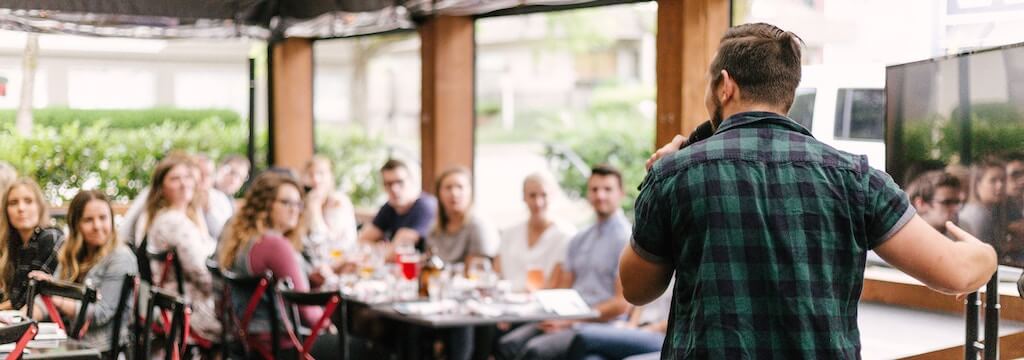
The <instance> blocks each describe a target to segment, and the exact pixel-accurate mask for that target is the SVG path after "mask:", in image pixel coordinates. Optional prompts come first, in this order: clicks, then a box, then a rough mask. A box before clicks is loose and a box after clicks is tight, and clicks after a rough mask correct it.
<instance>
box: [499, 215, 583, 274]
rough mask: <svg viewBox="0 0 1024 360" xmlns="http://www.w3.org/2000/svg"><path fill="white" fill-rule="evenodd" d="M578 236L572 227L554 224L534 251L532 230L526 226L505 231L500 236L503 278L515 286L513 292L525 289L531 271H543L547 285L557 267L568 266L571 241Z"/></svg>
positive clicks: (538, 241) (541, 236)
mask: <svg viewBox="0 0 1024 360" xmlns="http://www.w3.org/2000/svg"><path fill="white" fill-rule="evenodd" d="M575 233H576V228H574V227H573V226H572V225H568V224H561V223H557V222H556V223H554V224H552V225H551V226H549V227H548V228H547V229H546V230H544V233H543V234H541V235H540V238H539V239H537V243H536V244H533V247H529V246H528V244H527V243H528V241H529V226H528V224H527V223H526V222H524V223H522V224H519V225H516V226H513V227H510V228H508V229H505V231H503V232H502V233H501V247H500V248H499V250H498V256H499V258H500V259H501V275H502V276H503V277H504V278H505V279H506V280H508V281H509V282H510V283H511V284H512V288H513V289H517V290H522V289H525V288H526V272H527V271H528V270H529V269H530V268H531V267H540V268H542V269H544V281H547V280H548V278H550V277H551V271H552V270H554V268H555V264H563V265H564V264H565V255H566V254H565V253H566V249H567V248H568V247H569V240H570V239H572V236H573V235H574V234H575Z"/></svg>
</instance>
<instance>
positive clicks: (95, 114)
mask: <svg viewBox="0 0 1024 360" xmlns="http://www.w3.org/2000/svg"><path fill="white" fill-rule="evenodd" d="M15 112H16V110H13V109H7V110H0V126H2V125H8V124H13V123H14V117H15ZM32 117H33V121H34V123H35V125H39V126H47V127H59V126H64V125H67V124H70V123H73V122H75V121H77V122H78V123H80V124H81V125H82V126H84V127H88V126H91V125H93V124H97V123H101V122H102V123H105V124H106V125H107V126H108V127H110V128H113V129H139V128H143V127H147V126H150V125H154V124H160V123H164V122H172V123H175V124H178V125H188V126H196V125H199V124H200V123H204V122H210V121H212V122H218V123H221V124H224V125H225V126H237V125H240V124H243V123H244V121H242V117H241V116H239V115H238V113H236V112H234V111H232V110H228V109H175V108H151V109H138V110H135V109H98V110H86V109H69V108H66V107H50V108H42V109H35V110H33V111H32Z"/></svg>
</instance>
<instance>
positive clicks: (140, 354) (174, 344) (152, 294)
mask: <svg viewBox="0 0 1024 360" xmlns="http://www.w3.org/2000/svg"><path fill="white" fill-rule="evenodd" d="M153 309H160V313H161V315H163V316H164V318H166V316H167V315H168V313H170V317H171V319H170V323H165V324H164V325H165V327H164V331H165V333H166V336H167V342H166V343H165V344H164V356H165V358H166V359H168V360H180V359H181V358H182V356H183V355H184V352H185V339H186V337H187V336H188V321H189V318H188V317H189V314H190V312H191V311H190V310H189V309H188V307H187V306H186V305H185V301H184V300H182V298H180V297H178V296H175V295H173V294H169V293H167V292H165V291H164V290H163V289H160V288H155V287H154V288H151V289H150V290H149V303H148V304H147V305H146V322H145V324H144V325H143V326H142V346H141V347H140V349H139V350H138V351H137V353H136V357H135V358H136V359H149V358H150V356H149V347H150V343H151V342H152V340H153V339H152V330H153V326H154V319H155V318H156V314H154V311H153Z"/></svg>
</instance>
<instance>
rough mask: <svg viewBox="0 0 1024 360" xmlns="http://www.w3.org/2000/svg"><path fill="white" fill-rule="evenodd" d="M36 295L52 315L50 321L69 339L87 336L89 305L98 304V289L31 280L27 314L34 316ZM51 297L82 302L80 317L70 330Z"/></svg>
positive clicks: (60, 282)
mask: <svg viewBox="0 0 1024 360" xmlns="http://www.w3.org/2000/svg"><path fill="white" fill-rule="evenodd" d="M36 295H38V296H39V297H41V298H42V300H43V304H45V305H46V311H47V313H48V314H49V315H50V319H51V320H53V322H55V323H57V326H58V327H60V328H61V329H63V330H64V332H66V333H67V335H68V337H71V338H74V339H81V338H82V335H85V331H86V330H87V329H88V316H87V315H88V310H89V305H90V304H92V303H94V302H96V289H93V288H92V287H89V286H85V285H82V284H76V283H73V282H67V281H61V280H49V281H39V280H34V279H33V280H29V282H28V303H27V307H28V308H27V309H26V310H27V313H28V314H32V313H33V312H32V310H33V309H32V308H33V307H34V306H35V298H36ZM51 296H60V297H65V298H69V299H75V300H78V301H80V302H81V305H79V308H78V315H77V316H76V317H75V323H74V324H72V325H71V327H70V328H68V327H66V326H65V325H64V320H63V319H62V318H61V316H60V312H58V311H57V307H56V306H54V305H53V301H52V300H51V298H50V297H51Z"/></svg>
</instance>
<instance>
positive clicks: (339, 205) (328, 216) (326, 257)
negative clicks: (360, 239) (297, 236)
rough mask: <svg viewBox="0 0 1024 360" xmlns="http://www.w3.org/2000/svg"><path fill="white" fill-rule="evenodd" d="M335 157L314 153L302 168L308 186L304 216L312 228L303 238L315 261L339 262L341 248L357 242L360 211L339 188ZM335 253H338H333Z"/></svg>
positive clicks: (307, 228)
mask: <svg viewBox="0 0 1024 360" xmlns="http://www.w3.org/2000/svg"><path fill="white" fill-rule="evenodd" d="M331 168H332V166H331V161H330V160H329V159H327V158H326V157H323V156H320V155H317V156H314V157H313V159H311V160H310V161H309V162H308V163H306V167H305V168H304V169H303V172H302V182H303V185H304V186H305V190H306V196H305V198H306V200H305V201H306V208H305V213H304V214H303V218H304V220H305V222H306V230H307V231H308V232H309V233H308V235H307V236H305V240H304V241H303V244H304V248H305V251H306V254H308V255H309V256H310V257H311V259H312V260H313V263H324V262H337V261H340V260H341V259H340V258H335V257H337V256H338V255H340V250H344V249H351V248H353V247H355V245H356V215H355V209H354V207H353V206H352V201H351V200H349V198H348V196H347V195H345V193H343V192H340V191H337V190H336V189H335V183H334V173H333V172H332V169H331ZM332 254H334V255H332Z"/></svg>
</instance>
